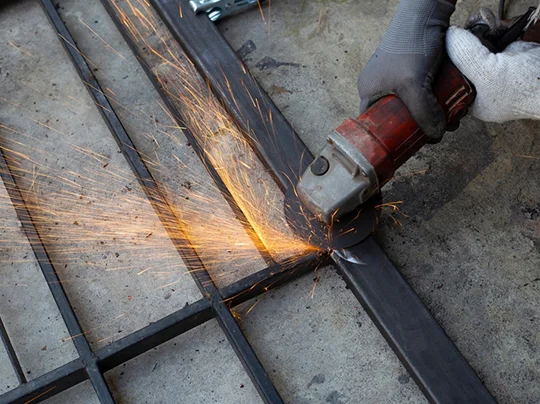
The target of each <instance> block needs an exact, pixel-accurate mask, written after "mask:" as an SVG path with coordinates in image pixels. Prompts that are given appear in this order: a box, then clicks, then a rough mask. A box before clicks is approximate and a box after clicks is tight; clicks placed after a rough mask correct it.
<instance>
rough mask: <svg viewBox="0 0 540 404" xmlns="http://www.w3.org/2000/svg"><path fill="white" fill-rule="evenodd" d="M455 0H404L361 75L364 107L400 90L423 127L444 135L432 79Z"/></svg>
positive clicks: (437, 136) (437, 135)
mask: <svg viewBox="0 0 540 404" xmlns="http://www.w3.org/2000/svg"><path fill="white" fill-rule="evenodd" d="M455 2H456V0H401V2H400V3H399V6H398V9H397V12H396V14H395V16H394V19H393V20H392V22H391V24H390V27H389V28H388V30H387V32H386V34H385V35H384V37H383V39H382V41H381V44H380V45H379V47H378V48H377V50H376V51H375V53H374V55H373V56H372V57H371V59H370V60H369V62H368V63H367V65H366V66H365V68H364V70H363V71H362V73H360V76H359V78H358V91H359V94H360V98H361V102H360V113H363V112H365V111H366V110H367V109H368V108H369V106H371V104H373V103H374V102H375V101H377V100H378V99H380V98H382V97H383V96H385V95H388V94H396V95H397V96H398V97H399V98H400V99H401V101H402V102H403V103H404V104H405V105H406V106H407V108H408V109H409V112H410V113H411V115H412V116H413V118H414V120H415V121H416V122H417V123H418V125H419V126H420V127H421V128H422V130H423V131H424V133H425V134H426V135H428V136H429V137H431V138H433V139H440V138H441V137H442V135H443V134H444V132H445V131H446V119H445V116H444V113H443V110H442V108H441V106H440V105H439V104H438V102H437V100H436V99H435V96H434V95H433V92H432V89H431V85H432V82H433V78H434V76H435V74H436V72H437V70H438V67H439V63H440V61H441V59H442V57H443V56H444V38H445V33H446V31H447V29H448V26H449V23H450V16H451V15H452V13H453V12H454V4H455Z"/></svg>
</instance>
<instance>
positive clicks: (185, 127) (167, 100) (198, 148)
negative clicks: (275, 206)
mask: <svg viewBox="0 0 540 404" xmlns="http://www.w3.org/2000/svg"><path fill="white" fill-rule="evenodd" d="M101 4H102V5H103V7H104V8H105V9H106V10H107V13H108V14H109V16H110V17H111V19H112V20H113V22H114V24H115V25H116V28H117V29H118V31H120V33H121V34H122V37H123V38H124V41H126V43H127V44H128V46H129V47H130V49H131V51H132V52H133V54H134V55H135V56H136V58H137V60H138V61H139V63H140V65H141V67H142V69H143V70H144V71H145V73H146V75H147V77H148V78H149V79H150V81H151V82H152V84H153V85H154V88H155V89H156V91H157V92H158V94H159V95H160V97H161V99H162V100H163V103H164V104H165V106H166V107H167V108H168V109H169V111H171V113H172V116H173V118H174V120H175V121H176V123H177V125H178V126H179V127H181V128H182V132H183V134H184V136H185V137H186V138H187V139H188V140H189V142H190V143H191V146H192V147H193V150H194V151H195V153H196V154H197V156H198V157H199V159H200V160H201V161H202V163H203V164H204V166H205V168H206V170H207V171H208V174H210V177H211V178H212V180H213V181H214V184H215V185H216V187H217V188H218V190H219V191H220V192H221V194H222V195H223V197H224V198H225V200H226V201H227V203H228V204H229V206H230V208H231V209H232V211H233V213H234V214H235V216H236V217H237V218H238V220H239V221H240V223H241V224H242V226H244V228H245V229H246V231H247V233H248V235H249V236H250V237H251V238H252V240H253V242H254V244H255V246H257V249H258V250H259V253H260V254H261V256H262V258H263V259H264V260H265V262H266V263H267V264H268V265H273V264H275V261H274V259H273V258H272V256H271V254H270V252H269V251H268V250H267V249H266V248H265V247H264V244H263V242H262V241H261V239H260V238H258V236H257V232H256V231H255V230H254V229H253V227H252V226H251V225H250V223H249V220H248V219H247V218H246V216H245V215H244V212H242V210H241V209H240V207H239V206H238V205H237V204H236V202H235V200H234V197H233V196H232V194H231V193H230V191H229V189H228V188H227V186H226V185H225V183H224V182H223V180H222V179H221V177H220V176H219V174H218V172H217V170H216V169H215V168H214V166H213V165H212V163H211V161H210V159H209V157H208V154H207V153H206V152H205V151H204V148H203V146H202V145H201V143H200V141H199V138H198V137H197V136H195V135H194V134H193V132H192V131H191V129H190V128H189V124H188V123H187V122H185V121H184V120H183V119H182V114H181V112H180V111H179V110H178V108H177V107H176V105H175V104H174V102H173V101H172V100H171V96H170V94H167V92H166V91H165V90H164V89H163V87H162V85H161V84H160V83H159V81H158V79H157V77H156V75H155V74H154V72H152V69H151V68H150V67H149V66H148V65H147V64H146V63H145V62H144V55H143V54H142V53H141V52H140V49H139V47H138V46H137V45H136V43H135V42H134V40H133V38H132V36H131V35H130V34H129V32H128V30H127V29H126V26H125V24H123V23H122V20H121V19H120V17H119V16H118V14H117V12H116V11H115V6H113V5H112V4H111V0H101Z"/></svg>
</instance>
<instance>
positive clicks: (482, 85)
mask: <svg viewBox="0 0 540 404" xmlns="http://www.w3.org/2000/svg"><path fill="white" fill-rule="evenodd" d="M483 12H484V13H486V10H484V11H483ZM484 17H485V15H484ZM489 20H491V21H493V18H488V19H487V21H486V19H485V18H484V21H483V22H484V23H486V22H489ZM489 25H490V28H493V27H492V25H493V24H492V23H490V24H489ZM446 49H447V52H448V56H449V57H450V59H451V60H452V62H453V63H454V64H455V65H456V67H457V68H458V69H459V70H460V71H461V73H463V75H464V76H465V77H467V78H468V79H469V80H470V81H471V82H472V83H473V84H474V86H475V87H476V92H477V96H476V100H475V102H474V104H473V105H472V107H471V109H470V112H471V114H472V115H473V116H475V117H476V118H478V119H481V120H483V121H487V122H498V123H501V122H506V121H512V120H516V119H540V45H538V44H536V43H532V42H523V41H517V42H514V43H512V44H511V45H509V46H508V47H507V48H506V49H505V50H504V51H503V52H502V53H497V54H494V53H491V52H490V51H489V50H488V49H487V48H486V47H485V46H484V45H482V43H481V42H480V40H479V39H478V38H477V37H476V36H474V35H473V34H472V33H470V32H469V31H467V30H465V29H463V28H458V27H451V28H450V29H449V31H448V34H447V37H446Z"/></svg>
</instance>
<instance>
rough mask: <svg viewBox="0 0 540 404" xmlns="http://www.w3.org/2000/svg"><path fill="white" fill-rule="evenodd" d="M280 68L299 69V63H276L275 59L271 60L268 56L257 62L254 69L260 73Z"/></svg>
mask: <svg viewBox="0 0 540 404" xmlns="http://www.w3.org/2000/svg"><path fill="white" fill-rule="evenodd" d="M281 66H292V67H301V66H300V64H299V63H291V62H278V61H277V60H276V59H273V58H271V57H269V56H265V57H264V58H262V59H261V60H259V61H258V62H257V64H256V65H255V67H256V68H257V69H259V70H260V71H264V70H274V69H277V68H278V67H281Z"/></svg>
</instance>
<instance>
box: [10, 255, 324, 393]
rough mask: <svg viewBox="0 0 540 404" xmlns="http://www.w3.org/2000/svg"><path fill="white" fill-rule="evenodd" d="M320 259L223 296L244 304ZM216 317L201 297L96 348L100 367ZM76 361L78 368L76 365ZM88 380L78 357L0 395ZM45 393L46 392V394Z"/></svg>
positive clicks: (272, 272)
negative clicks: (106, 344) (27, 383)
mask: <svg viewBox="0 0 540 404" xmlns="http://www.w3.org/2000/svg"><path fill="white" fill-rule="evenodd" d="M320 258H321V257H319V256H315V255H310V256H306V257H303V258H302V259H301V260H299V261H297V262H296V263H295V266H294V268H293V269H292V270H289V269H288V268H286V267H283V266H279V265H276V266H274V267H269V268H266V269H264V270H262V271H259V272H257V273H256V274H253V275H252V276H250V277H248V278H245V279H242V280H240V281H238V282H235V283H233V284H231V285H230V286H227V287H226V288H224V289H222V295H223V299H224V300H225V301H226V302H227V303H228V305H229V306H231V307H234V306H236V305H239V304H241V303H244V302H246V301H247V300H249V299H252V298H254V297H257V296H259V295H260V294H262V293H265V292H267V291H269V290H271V289H273V288H275V287H277V286H279V285H281V284H283V283H284V282H287V281H289V280H291V279H294V278H296V277H298V276H300V275H301V274H304V273H306V272H307V271H313V270H314V269H315V268H316V266H317V265H323V264H325V262H324V261H322V262H321V260H320ZM248 281H249V282H248ZM214 317H215V312H214V311H213V310H212V308H211V305H210V302H209V301H208V300H207V299H201V300H198V301H196V302H194V303H192V304H190V305H189V306H186V307H183V308H182V309H180V310H178V311H176V312H175V313H173V314H170V315H169V316H167V317H164V318H162V319H160V320H158V321H156V322H154V323H152V324H150V325H148V326H146V327H144V328H142V329H140V330H138V331H136V332H134V333H132V334H130V335H128V336H126V337H124V338H122V339H120V340H118V341H115V342H113V343H112V344H110V345H108V346H106V347H103V348H101V349H99V350H98V351H96V352H95V355H96V358H97V361H98V365H99V368H100V369H101V371H102V372H107V371H109V370H111V369H113V368H114V367H116V366H118V365H120V364H122V363H125V362H127V361H129V360H131V359H133V358H135V357H137V356H138V355H141V354H143V353H144V352H147V351H149V350H151V349H153V348H156V347H158V346H159V345H161V344H163V343H165V342H167V341H169V340H171V339H173V338H176V337H178V336H179V335H181V334H183V333H184V332H186V331H188V330H190V329H193V328H195V327H197V326H199V325H201V324H203V323H204V322H206V321H208V320H210V319H211V318H214ZM74 363H76V364H77V365H78V367H77V366H74ZM79 371H83V375H82V377H81V375H79V374H78V373H77V372H79ZM86 379H87V376H86V373H84V368H83V365H82V362H80V361H79V360H77V361H74V362H73V363H70V364H68V365H64V366H62V367H60V368H58V369H56V370H54V371H52V372H50V373H47V374H45V375H43V376H40V377H38V378H36V379H34V380H33V381H32V382H31V384H30V385H29V386H28V385H21V386H19V387H17V388H15V389H13V390H10V391H9V392H8V393H5V394H4V395H2V396H0V403H11V402H12V401H14V400H15V402H28V401H31V402H32V403H37V402H40V401H42V400H45V399H47V398H49V397H51V396H53V395H55V394H57V393H60V392H62V391H64V390H66V389H68V388H70V387H73V386H75V385H76V384H78V383H80V382H82V381H84V380H86ZM43 392H46V394H43V395H42V393H43ZM17 400H19V401H17Z"/></svg>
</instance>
